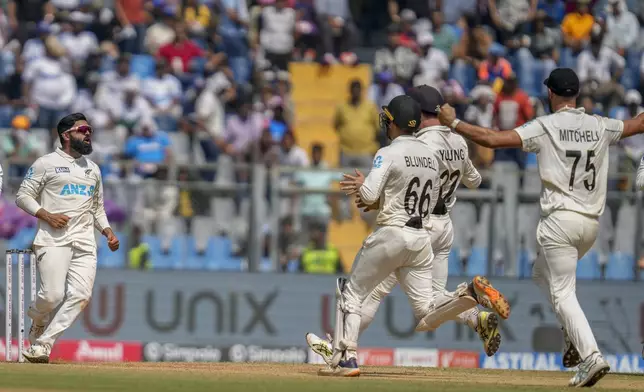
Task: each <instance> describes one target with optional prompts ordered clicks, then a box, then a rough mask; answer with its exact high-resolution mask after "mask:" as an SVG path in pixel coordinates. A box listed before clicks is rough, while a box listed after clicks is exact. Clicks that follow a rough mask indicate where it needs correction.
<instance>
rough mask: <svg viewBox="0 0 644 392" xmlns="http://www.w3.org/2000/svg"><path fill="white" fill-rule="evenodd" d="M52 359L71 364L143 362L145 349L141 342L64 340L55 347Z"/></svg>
mask: <svg viewBox="0 0 644 392" xmlns="http://www.w3.org/2000/svg"><path fill="white" fill-rule="evenodd" d="M50 359H51V360H58V361H69V362H141V361H142V360H143V348H142V345H141V343H139V342H110V341H101V340H62V341H60V342H57V343H56V344H55V345H54V347H53V349H52V352H51V356H50Z"/></svg>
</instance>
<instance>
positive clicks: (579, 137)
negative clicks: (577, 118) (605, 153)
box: [559, 129, 599, 143]
mask: <svg viewBox="0 0 644 392" xmlns="http://www.w3.org/2000/svg"><path fill="white" fill-rule="evenodd" d="M559 140H561V141H562V142H575V143H590V142H598V141H599V132H597V131H578V130H575V129H560V130H559Z"/></svg>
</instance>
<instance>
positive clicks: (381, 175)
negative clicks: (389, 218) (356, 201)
mask: <svg viewBox="0 0 644 392" xmlns="http://www.w3.org/2000/svg"><path fill="white" fill-rule="evenodd" d="M392 166H393V159H391V158H390V157H387V154H386V147H385V148H381V149H380V150H378V152H376V157H375V158H374V160H373V166H372V168H371V171H370V172H369V175H368V176H367V178H365V180H364V184H362V186H361V187H360V190H359V193H360V198H361V199H362V201H364V202H365V203H366V204H367V205H371V204H374V203H376V202H377V201H378V199H379V198H380V194H381V193H382V190H383V189H384V186H385V184H386V183H387V179H388V178H389V175H390V173H391V171H392Z"/></svg>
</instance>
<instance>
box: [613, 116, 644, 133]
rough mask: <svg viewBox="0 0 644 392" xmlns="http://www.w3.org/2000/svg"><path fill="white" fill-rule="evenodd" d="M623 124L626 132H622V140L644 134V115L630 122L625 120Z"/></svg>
mask: <svg viewBox="0 0 644 392" xmlns="http://www.w3.org/2000/svg"><path fill="white" fill-rule="evenodd" d="M613 121H617V120H613ZM623 123H624V131H623V132H622V137H621V139H624V138H627V137H631V136H634V135H637V134H640V133H644V113H643V114H640V115H639V116H637V117H635V118H631V119H630V120H625V121H623Z"/></svg>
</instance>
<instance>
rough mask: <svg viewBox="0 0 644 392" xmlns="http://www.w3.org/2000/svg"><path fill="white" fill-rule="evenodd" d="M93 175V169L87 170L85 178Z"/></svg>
mask: <svg viewBox="0 0 644 392" xmlns="http://www.w3.org/2000/svg"><path fill="white" fill-rule="evenodd" d="M90 174H92V169H87V170H85V177H89V176H90Z"/></svg>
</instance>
